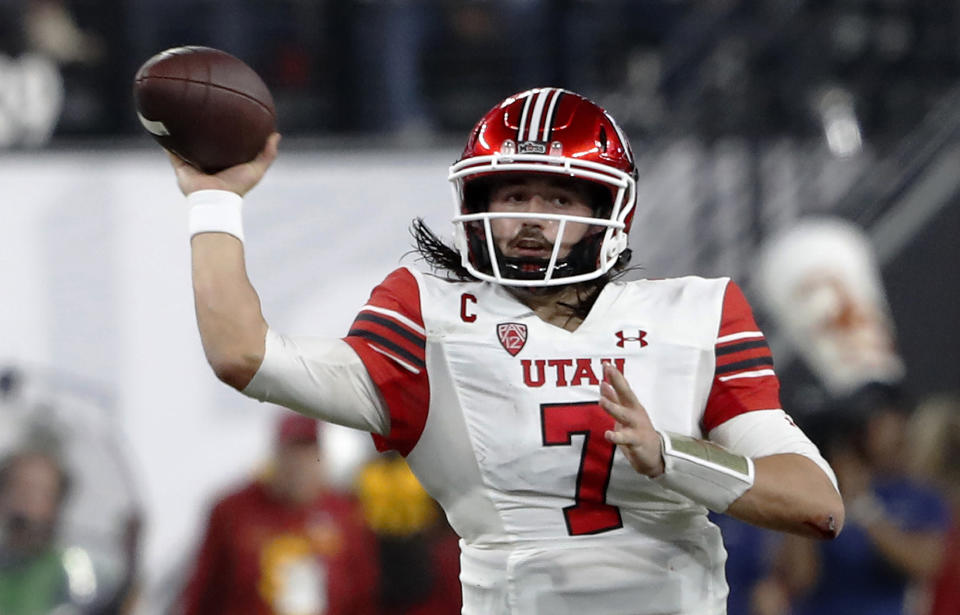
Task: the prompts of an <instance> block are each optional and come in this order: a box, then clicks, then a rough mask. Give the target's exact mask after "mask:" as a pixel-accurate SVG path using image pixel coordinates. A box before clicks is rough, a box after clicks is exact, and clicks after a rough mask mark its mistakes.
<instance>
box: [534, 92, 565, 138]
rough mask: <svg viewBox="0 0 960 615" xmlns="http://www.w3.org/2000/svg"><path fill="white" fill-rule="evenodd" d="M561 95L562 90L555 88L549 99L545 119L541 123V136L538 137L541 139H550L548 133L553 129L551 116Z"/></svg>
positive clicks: (555, 110) (552, 116)
mask: <svg viewBox="0 0 960 615" xmlns="http://www.w3.org/2000/svg"><path fill="white" fill-rule="evenodd" d="M561 96H563V90H560V89H557V90H556V91H555V92H554V93H553V98H551V99H550V106H549V107H548V108H547V121H546V122H544V124H543V138H542V139H540V140H541V141H549V140H550V133H551V132H552V131H553V118H554V114H555V113H556V112H557V103H558V102H560V97H561Z"/></svg>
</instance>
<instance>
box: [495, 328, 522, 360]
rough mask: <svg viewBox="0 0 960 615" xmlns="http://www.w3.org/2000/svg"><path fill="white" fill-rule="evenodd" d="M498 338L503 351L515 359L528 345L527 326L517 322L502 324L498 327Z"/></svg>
mask: <svg viewBox="0 0 960 615" xmlns="http://www.w3.org/2000/svg"><path fill="white" fill-rule="evenodd" d="M497 337H499V338H500V345H502V346H503V349H504V350H506V351H507V352H509V353H510V356H512V357H515V356H517V353H518V352H520V351H521V350H523V345H524V344H526V343H527V325H522V324H520V323H517V322H502V323H500V324H498V325H497Z"/></svg>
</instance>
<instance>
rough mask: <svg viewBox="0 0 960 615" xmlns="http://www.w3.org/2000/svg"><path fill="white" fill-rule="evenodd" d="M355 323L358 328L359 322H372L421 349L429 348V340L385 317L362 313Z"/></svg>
mask: <svg viewBox="0 0 960 615" xmlns="http://www.w3.org/2000/svg"><path fill="white" fill-rule="evenodd" d="M353 322H354V326H356V323H358V322H372V323H375V324H378V325H380V326H381V327H386V328H387V329H390V330H391V331H393V332H394V333H396V334H397V335H399V336H401V337H403V338H404V339H407V340H410V341H411V342H413V343H414V344H416V345H417V346H419V347H420V348H426V347H427V340H426V339H425V338H424V337H422V336H420V335H417V334H416V333H414V332H413V331H411V330H409V329H405V328H404V327H403V326H402V325H400V324H398V323H396V322H395V321H393V320H390V319H389V318H384V317H383V316H377V315H376V314H370V313H369V312H362V313H360V314H359V315H357V317H356V319H354V321H353Z"/></svg>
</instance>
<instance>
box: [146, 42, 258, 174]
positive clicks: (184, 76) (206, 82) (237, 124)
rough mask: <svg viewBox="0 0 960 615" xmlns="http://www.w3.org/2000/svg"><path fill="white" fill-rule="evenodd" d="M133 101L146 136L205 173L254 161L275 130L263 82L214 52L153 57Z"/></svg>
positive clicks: (183, 50) (192, 50) (178, 51)
mask: <svg viewBox="0 0 960 615" xmlns="http://www.w3.org/2000/svg"><path fill="white" fill-rule="evenodd" d="M133 97H134V103H135V105H136V108H137V115H138V117H139V118H140V123H141V124H143V127H144V128H146V130H147V132H149V133H150V134H151V135H153V137H154V138H155V139H156V140H157V141H158V142H159V143H160V145H162V146H163V147H165V148H167V149H168V150H170V151H172V152H174V153H175V154H177V155H178V156H180V157H181V158H183V159H184V160H186V161H187V162H189V163H190V164H192V165H193V166H195V167H197V168H198V169H201V170H203V171H205V172H207V173H215V172H217V171H220V170H223V169H226V168H227V167H232V166H234V165H237V164H240V163H243V162H248V161H250V160H253V159H254V158H255V157H256V155H257V154H258V153H259V152H260V150H261V149H263V146H264V144H265V143H266V141H267V137H269V136H270V134H271V133H272V132H274V130H275V129H276V110H275V109H274V104H273V96H271V95H270V90H269V89H268V88H267V86H266V84H265V83H264V82H263V80H262V79H261V78H260V76H259V75H257V73H256V72H255V71H254V70H253V69H252V68H250V67H249V66H247V65H246V64H245V63H244V62H243V61H241V60H239V59H238V58H236V57H234V56H232V55H230V54H228V53H226V52H223V51H220V50H218V49H212V48H210V47H175V48H173V49H167V50H166V51H162V52H160V53H158V54H157V55H155V56H153V57H152V58H150V59H149V60H147V61H146V62H145V63H144V64H143V66H141V67H140V70H138V71H137V75H136V77H135V78H134V83H133Z"/></svg>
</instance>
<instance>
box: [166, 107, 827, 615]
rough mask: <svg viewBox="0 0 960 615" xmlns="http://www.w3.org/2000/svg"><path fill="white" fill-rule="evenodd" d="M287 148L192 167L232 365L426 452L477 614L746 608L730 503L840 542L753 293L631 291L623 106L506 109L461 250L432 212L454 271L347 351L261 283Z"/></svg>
mask: <svg viewBox="0 0 960 615" xmlns="http://www.w3.org/2000/svg"><path fill="white" fill-rule="evenodd" d="M278 139H279V136H278V135H274V136H273V137H271V139H270V140H269V142H268V144H267V146H266V148H265V149H264V151H263V152H262V153H261V155H260V156H259V157H258V158H257V159H256V160H255V161H253V162H252V163H248V164H245V165H241V166H238V167H234V168H231V169H227V170H226V171H223V172H221V173H219V174H217V175H204V174H202V173H200V172H199V171H196V170H195V169H193V168H192V167H190V166H188V165H187V164H185V163H184V162H183V161H181V160H179V159H177V158H176V157H172V161H173V164H174V167H175V169H176V172H177V178H178V181H179V185H180V188H181V190H182V191H183V193H184V194H186V195H187V200H188V203H189V204H190V226H191V233H192V244H191V245H192V253H193V280H194V292H195V299H196V311H197V319H198V323H199V328H200V333H201V337H202V340H203V346H204V350H205V352H206V354H207V358H208V360H209V362H210V364H211V366H212V367H213V370H214V372H215V373H216V374H217V376H218V377H219V378H220V379H221V380H223V381H224V382H226V383H228V384H230V385H231V386H233V387H235V388H237V389H239V390H240V391H242V392H243V393H244V394H246V395H249V396H252V397H255V398H257V399H261V400H265V401H270V402H274V403H278V404H282V405H285V406H287V407H290V408H292V409H294V410H297V411H300V412H302V413H305V414H308V415H311V416H315V417H319V418H322V419H324V420H327V421H332V422H335V423H339V424H343V425H347V426H350V427H355V428H359V429H364V430H367V431H370V432H371V433H372V434H373V438H374V439H375V441H376V444H377V446H378V447H379V448H380V449H381V450H387V449H393V450H396V451H399V452H400V453H401V454H403V455H404V456H405V457H406V458H407V461H408V462H409V465H410V467H411V468H412V469H413V471H414V472H415V473H416V475H417V477H418V479H419V480H420V481H421V483H422V484H423V485H424V487H425V488H426V489H427V490H428V492H429V493H430V494H431V495H432V496H433V497H434V498H435V499H436V500H437V501H438V502H439V503H440V504H441V505H442V506H443V509H444V510H445V512H446V514H447V517H448V519H449V521H450V524H451V525H452V527H453V528H454V529H455V530H456V531H457V533H458V534H459V535H460V537H461V569H462V571H461V582H462V587H463V604H464V607H463V612H464V613H468V614H483V615H489V614H496V613H522V614H524V615H528V614H536V613H550V614H551V615H558V614H561V613H578V614H582V613H592V614H606V613H629V614H633V615H637V614H644V613H658V614H664V613H678V614H694V613H696V614H698V615H702V614H721V613H724V612H725V608H726V607H725V600H726V595H727V585H726V582H725V580H724V573H723V568H724V559H725V553H724V550H723V547H722V543H721V538H720V534H719V531H718V529H717V528H716V526H714V525H713V524H712V523H711V522H710V521H709V520H708V518H707V511H708V510H713V511H717V512H725V513H727V514H729V515H732V516H734V517H736V518H738V519H741V520H744V521H747V522H750V523H754V524H757V525H761V526H764V527H768V528H775V529H778V530H784V531H789V532H795V533H798V534H804V535H807V536H814V537H820V538H831V537H834V536H836V535H837V533H838V532H839V531H840V528H841V526H842V524H843V518H844V510H843V503H842V501H841V498H840V495H839V493H838V491H837V489H836V481H835V478H834V476H833V472H832V470H831V469H830V467H829V466H828V465H827V463H826V462H825V461H824V459H823V458H822V457H821V455H820V453H819V451H818V450H817V448H816V447H815V446H814V445H813V444H812V443H811V442H810V441H809V440H808V439H807V437H806V436H805V435H804V434H803V433H802V432H801V431H800V430H799V429H798V428H797V427H796V425H795V424H794V423H793V421H792V420H791V419H790V417H789V416H788V415H787V414H785V413H784V411H783V410H782V409H781V408H780V402H779V398H778V387H779V384H778V380H777V376H776V374H775V373H774V370H773V360H772V357H771V353H770V350H769V348H768V347H767V344H766V342H765V341H764V336H763V333H762V332H761V331H760V330H759V328H758V327H757V325H756V323H755V322H754V319H753V316H752V313H751V310H750V307H749V305H748V304H747V301H746V299H745V298H744V295H743V293H742V292H741V291H740V289H739V288H738V287H737V285H736V284H735V283H734V282H732V281H731V280H730V279H728V278H720V279H703V278H698V277H685V278H680V279H665V280H637V281H623V280H621V279H618V274H619V273H620V272H622V271H623V270H624V269H625V267H626V266H627V262H628V259H629V254H630V253H629V250H628V248H627V237H628V234H629V231H630V224H631V221H632V219H633V214H634V210H635V208H636V207H637V192H636V165H635V162H634V158H633V154H632V152H631V150H630V145H629V144H628V142H627V139H626V137H625V136H624V134H623V133H622V132H621V130H620V129H619V128H618V127H617V124H616V123H615V122H614V120H613V119H612V118H611V117H610V116H609V115H608V114H607V113H606V111H604V110H603V109H602V108H600V107H599V106H598V105H596V104H595V103H593V102H591V101H590V100H588V99H586V98H584V97H582V96H579V95H577V94H575V93H572V92H569V91H566V90H562V89H557V88H538V89H533V90H529V91H526V92H522V93H519V94H516V95H514V96H511V97H509V98H507V99H506V100H504V101H502V102H501V103H499V104H498V105H497V106H496V107H494V108H493V109H492V110H491V111H490V112H489V113H487V114H486V115H485V116H484V117H483V118H482V119H481V120H480V122H479V123H478V124H477V125H476V127H475V128H474V130H473V131H472V132H471V134H470V137H469V139H468V142H467V145H466V148H465V149H464V152H463V155H462V156H461V158H460V160H459V161H457V162H456V163H455V164H454V165H453V166H452V167H451V168H450V173H449V179H450V181H451V182H452V185H453V188H454V194H455V200H456V212H455V217H454V223H455V228H456V233H455V241H454V244H453V245H448V244H446V243H445V242H444V241H442V240H441V239H440V238H438V237H437V236H436V235H435V234H433V233H432V232H431V231H430V230H429V229H428V228H427V227H426V226H425V225H424V224H423V223H422V222H421V221H415V222H414V234H415V236H416V237H417V241H418V247H419V249H420V252H421V254H423V256H424V257H425V260H426V261H427V262H428V263H429V264H431V265H432V266H433V272H432V273H428V272H421V271H418V270H416V269H413V268H410V267H401V268H400V269H397V270H396V271H394V272H392V273H390V274H389V275H388V276H387V277H386V279H385V280H384V281H383V283H382V284H380V285H379V286H377V287H376V288H375V289H374V290H373V292H372V294H371V296H370V299H369V301H368V303H367V304H366V305H364V306H363V307H362V308H361V309H360V312H359V314H358V315H357V317H356V320H355V321H354V324H353V326H352V328H351V329H350V331H349V333H348V334H347V336H346V337H345V338H343V339H331V340H317V339H304V338H296V337H289V336H285V335H283V334H281V333H280V332H278V331H275V330H273V329H271V328H270V327H269V326H268V325H267V322H266V321H265V320H264V317H263V315H262V314H261V311H260V303H259V299H258V297H257V294H256V292H255V290H254V289H253V287H252V286H251V284H250V282H249V281H248V279H247V276H246V273H245V269H244V260H243V232H242V220H241V204H242V197H243V195H244V194H245V193H246V192H247V191H248V190H250V189H251V188H252V187H253V186H255V185H256V184H257V182H258V181H259V180H260V179H261V177H262V176H263V174H264V173H265V172H266V170H267V167H268V166H269V165H270V163H271V162H272V161H273V159H274V157H275V156H276V151H277V143H278Z"/></svg>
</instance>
